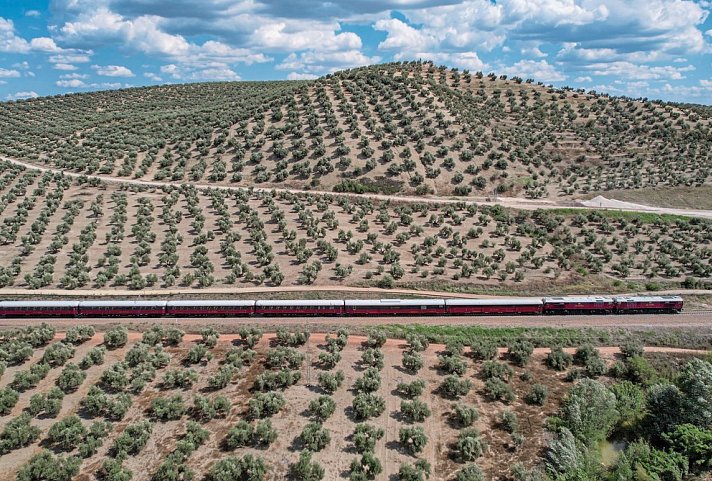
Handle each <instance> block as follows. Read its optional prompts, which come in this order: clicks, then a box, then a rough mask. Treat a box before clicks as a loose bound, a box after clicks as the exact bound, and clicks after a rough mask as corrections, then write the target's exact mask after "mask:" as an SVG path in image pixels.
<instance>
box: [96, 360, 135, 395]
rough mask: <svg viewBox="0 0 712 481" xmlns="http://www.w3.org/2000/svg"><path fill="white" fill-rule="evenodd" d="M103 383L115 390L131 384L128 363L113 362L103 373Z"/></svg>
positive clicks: (101, 379)
mask: <svg viewBox="0 0 712 481" xmlns="http://www.w3.org/2000/svg"><path fill="white" fill-rule="evenodd" d="M100 381H101V384H102V385H103V386H104V387H106V388H109V389H111V390H113V391H120V390H123V389H124V388H126V386H128V385H129V371H128V365H127V364H126V363H125V362H117V363H116V364H112V365H111V366H109V367H108V368H106V369H105V370H104V372H103V373H101V378H100Z"/></svg>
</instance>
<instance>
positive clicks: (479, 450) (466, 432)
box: [455, 428, 487, 461]
mask: <svg viewBox="0 0 712 481" xmlns="http://www.w3.org/2000/svg"><path fill="white" fill-rule="evenodd" d="M455 449H456V450H457V454H458V457H459V458H460V459H461V460H463V461H473V460H475V459H477V458H479V457H480V456H482V455H483V454H484V452H485V450H486V449H487V443H485V441H484V440H483V439H482V437H481V436H480V432H479V431H478V430H477V429H475V428H467V429H463V430H462V431H460V433H459V434H458V435H457V442H456V444H455Z"/></svg>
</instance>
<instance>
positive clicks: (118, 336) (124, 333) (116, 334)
mask: <svg viewBox="0 0 712 481" xmlns="http://www.w3.org/2000/svg"><path fill="white" fill-rule="evenodd" d="M128 340H129V331H128V330H127V329H126V328H125V327H123V326H118V327H114V328H113V329H109V330H108V331H106V332H105V333H104V345H105V346H106V347H107V348H108V349H116V348H118V347H123V346H125V345H126V342H127V341H128Z"/></svg>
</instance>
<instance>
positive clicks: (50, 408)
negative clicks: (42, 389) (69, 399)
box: [27, 387, 64, 418]
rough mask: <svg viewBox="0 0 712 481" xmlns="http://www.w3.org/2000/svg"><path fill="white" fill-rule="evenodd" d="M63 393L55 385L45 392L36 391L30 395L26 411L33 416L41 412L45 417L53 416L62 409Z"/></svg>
mask: <svg viewBox="0 0 712 481" xmlns="http://www.w3.org/2000/svg"><path fill="white" fill-rule="evenodd" d="M63 399H64V393H63V392H62V391H61V390H60V389H59V388H57V387H53V388H52V389H50V390H49V391H48V392H46V393H36V394H33V395H32V397H30V404H29V406H28V407H27V412H29V413H30V414H31V415H33V416H37V415H38V414H43V415H45V416H47V417H52V418H53V417H55V416H57V414H59V411H61V410H62V400H63Z"/></svg>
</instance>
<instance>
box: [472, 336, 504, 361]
mask: <svg viewBox="0 0 712 481" xmlns="http://www.w3.org/2000/svg"><path fill="white" fill-rule="evenodd" d="M497 352H498V350H497V345H496V344H495V343H493V342H490V341H479V340H478V341H473V342H472V344H471V345H470V355H471V356H472V358H473V359H474V360H476V361H491V360H493V359H495V358H496V357H497Z"/></svg>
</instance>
